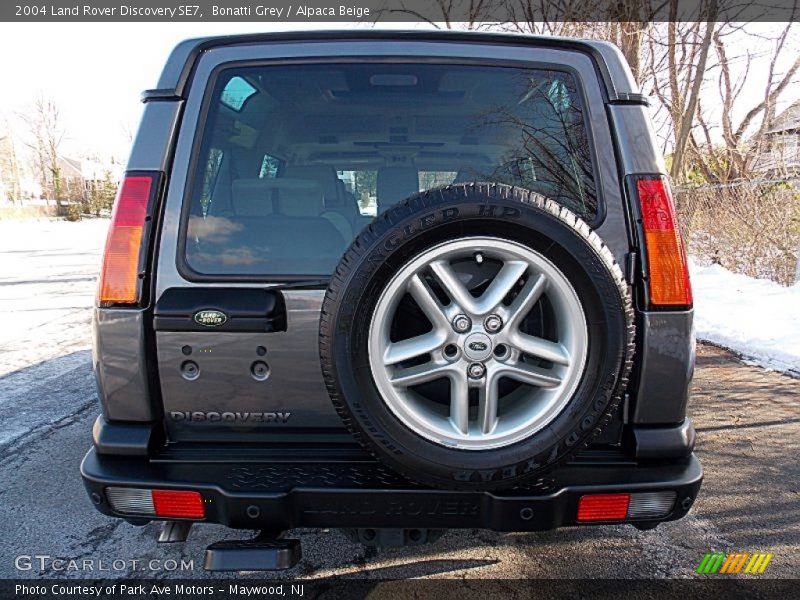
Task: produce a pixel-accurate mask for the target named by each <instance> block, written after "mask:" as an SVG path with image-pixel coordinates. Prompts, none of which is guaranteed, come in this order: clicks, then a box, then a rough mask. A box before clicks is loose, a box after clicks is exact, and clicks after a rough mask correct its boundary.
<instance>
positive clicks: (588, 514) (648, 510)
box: [577, 492, 678, 522]
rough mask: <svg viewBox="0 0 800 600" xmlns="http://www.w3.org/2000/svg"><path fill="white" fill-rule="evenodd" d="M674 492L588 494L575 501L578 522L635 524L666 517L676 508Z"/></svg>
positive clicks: (676, 495) (675, 494)
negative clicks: (623, 522)
mask: <svg viewBox="0 0 800 600" xmlns="http://www.w3.org/2000/svg"><path fill="white" fill-rule="evenodd" d="M677 497H678V494H677V493H676V492H639V493H635V494H587V495H586V496H581V499H580V500H579V501H578V516H577V519H578V521H580V522H590V521H638V520H640V519H657V518H660V517H666V516H667V515H669V514H670V513H671V512H672V508H673V507H674V506H675V499H676V498H677Z"/></svg>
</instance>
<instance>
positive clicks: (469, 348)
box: [464, 333, 492, 361]
mask: <svg viewBox="0 0 800 600" xmlns="http://www.w3.org/2000/svg"><path fill="white" fill-rule="evenodd" d="M464 354H465V355H466V357H467V358H468V359H470V360H478V361H480V360H486V359H487V358H489V357H490V356H491V355H492V340H491V339H490V338H489V336H488V335H486V334H485V333H472V334H470V335H468V336H467V339H466V340H464Z"/></svg>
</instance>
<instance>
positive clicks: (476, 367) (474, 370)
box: [467, 363, 486, 379]
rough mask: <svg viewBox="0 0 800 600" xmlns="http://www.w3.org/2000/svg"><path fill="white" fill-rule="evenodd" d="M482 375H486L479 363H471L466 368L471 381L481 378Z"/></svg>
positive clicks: (484, 368)
mask: <svg viewBox="0 0 800 600" xmlns="http://www.w3.org/2000/svg"><path fill="white" fill-rule="evenodd" d="M484 373H486V367H484V366H483V365H482V364H481V363H472V364H471V365H470V366H468V367H467V375H469V376H470V377H471V378H472V379H480V378H481V377H483V374H484Z"/></svg>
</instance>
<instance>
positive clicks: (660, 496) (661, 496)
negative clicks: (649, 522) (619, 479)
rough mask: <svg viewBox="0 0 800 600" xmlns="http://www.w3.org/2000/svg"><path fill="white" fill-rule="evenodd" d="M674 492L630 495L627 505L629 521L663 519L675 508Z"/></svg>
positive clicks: (675, 496) (675, 495)
mask: <svg viewBox="0 0 800 600" xmlns="http://www.w3.org/2000/svg"><path fill="white" fill-rule="evenodd" d="M677 497H678V494H677V493H676V492H647V493H640V494H631V502H630V504H629V505H628V518H629V519H656V518H658V517H665V516H667V515H668V514H669V513H671V512H672V507H673V506H675V499H676V498H677Z"/></svg>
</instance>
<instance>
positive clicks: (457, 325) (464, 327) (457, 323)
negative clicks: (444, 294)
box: [453, 315, 472, 333]
mask: <svg viewBox="0 0 800 600" xmlns="http://www.w3.org/2000/svg"><path fill="white" fill-rule="evenodd" d="M470 327H472V321H470V320H469V317H468V316H467V315H456V317H455V319H453V329H455V330H456V331H457V332H458V333H465V332H467V331H469V329H470Z"/></svg>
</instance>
